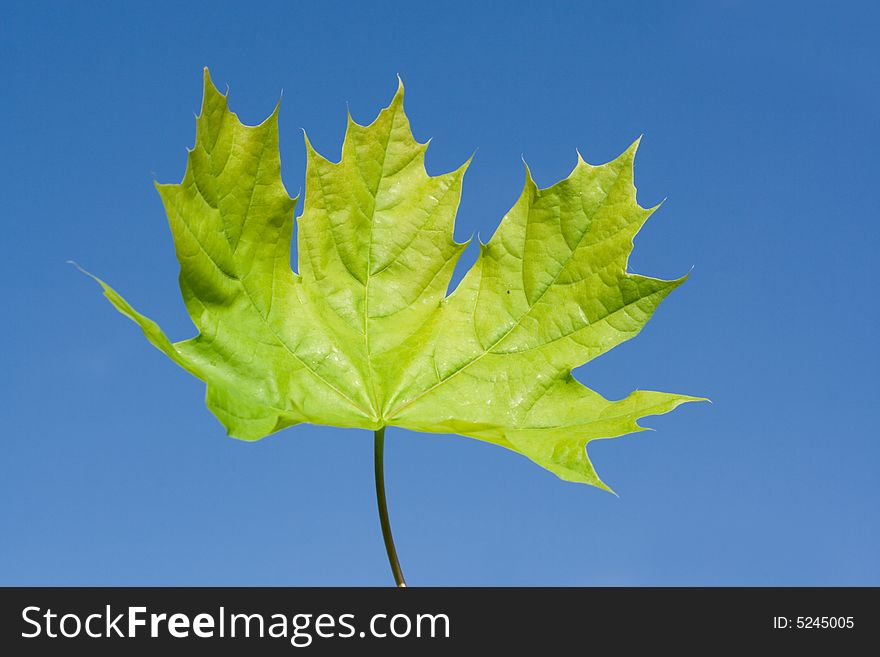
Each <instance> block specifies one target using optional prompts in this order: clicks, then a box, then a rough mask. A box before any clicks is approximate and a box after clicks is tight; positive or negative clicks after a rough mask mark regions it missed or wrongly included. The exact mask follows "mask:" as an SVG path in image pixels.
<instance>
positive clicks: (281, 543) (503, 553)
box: [0, 1, 880, 585]
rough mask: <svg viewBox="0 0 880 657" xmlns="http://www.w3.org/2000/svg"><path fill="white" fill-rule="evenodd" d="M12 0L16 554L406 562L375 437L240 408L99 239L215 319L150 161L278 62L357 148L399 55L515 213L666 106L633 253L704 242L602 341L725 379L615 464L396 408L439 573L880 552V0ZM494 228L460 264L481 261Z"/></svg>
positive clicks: (5, 68) (378, 565)
mask: <svg viewBox="0 0 880 657" xmlns="http://www.w3.org/2000/svg"><path fill="white" fill-rule="evenodd" d="M3 13H4V17H3V19H2V24H0V79H2V81H3V102H2V104H0V117H2V121H3V130H2V131H0V185H2V190H3V193H2V222H3V228H2V240H3V257H2V259H0V268H2V276H3V279H2V280H3V281H4V283H5V284H4V290H3V302H2V304H3V321H2V323H0V337H2V344H3V351H2V372H3V377H2V383H0V386H2V411H0V413H2V428H3V438H2V443H0V445H2V447H0V450H2V451H0V536H2V540H0V584H111V585H129V584H131V585H134V584H145V585H152V584H235V585H239V584H241V585H244V584H253V585H271V584H284V585H288V584H289V585H300V584H302V585H323V584H329V585H344V584H357V585H360V584H378V585H382V584H388V583H390V582H391V578H390V574H389V571H388V566H387V564H386V561H385V555H384V550H383V546H382V541H381V536H380V532H379V526H378V520H377V515H376V509H375V503H374V498H373V488H372V486H373V482H372V462H371V450H372V441H371V436H370V435H369V434H368V433H366V432H363V431H351V430H341V429H333V428H324V427H312V426H301V427H295V428H292V429H288V430H285V431H283V432H282V433H280V434H278V435H276V436H272V437H269V438H267V439H265V440H263V441H260V442H258V443H255V444H246V443H242V442H238V441H235V440H232V439H229V438H227V437H225V433H224V431H223V429H222V427H221V426H220V424H219V423H218V422H217V421H216V420H215V419H214V417H213V416H212V415H211V414H210V413H209V412H208V411H207V409H206V408H205V407H204V404H203V395H204V390H203V386H202V384H201V383H200V382H199V381H197V380H195V379H192V378H191V377H189V376H188V375H187V374H185V373H184V372H183V371H181V370H179V369H178V368H176V367H175V366H174V365H172V364H171V363H169V362H168V361H167V359H166V358H164V357H163V356H162V355H161V354H159V353H158V352H156V351H155V350H154V349H153V348H152V347H150V346H149V345H148V344H147V343H146V341H145V340H144V339H143V337H142V336H141V335H140V334H139V332H138V331H137V330H136V328H135V327H134V325H132V324H131V323H130V322H128V321H127V320H126V319H124V318H123V317H122V316H120V315H118V314H117V313H116V312H115V311H114V310H113V309H112V308H111V307H110V306H109V304H107V303H106V301H105V300H104V299H103V298H102V297H101V295H100V293H99V290H98V289H97V288H96V286H95V285H94V284H93V283H92V282H91V281H89V280H88V279H87V278H85V277H83V276H82V275H80V274H78V273H77V272H76V271H75V270H74V269H73V268H71V267H69V266H68V265H65V261H66V260H67V259H75V260H77V261H79V262H80V263H82V264H83V265H84V266H86V267H88V268H89V269H91V270H92V271H94V272H96V273H98V274H100V275H101V276H103V277H105V278H106V279H107V280H109V281H110V282H111V283H112V284H113V285H114V286H115V287H117V289H119V290H120V291H121V292H122V293H124V294H125V295H126V296H127V298H128V299H130V300H131V301H132V302H133V303H134V304H135V305H136V306H137V307H138V308H140V309H141V310H143V311H144V312H146V313H147V314H149V315H151V316H152V317H153V318H155V319H156V320H157V321H158V322H159V323H160V324H161V325H162V326H163V327H164V328H165V329H166V330H167V331H168V333H169V334H170V335H171V336H172V337H173V338H175V339H182V338H187V337H190V336H191V335H192V334H193V328H192V325H191V323H190V321H189V319H188V317H187V316H186V314H185V311H184V308H183V304H182V302H181V300H180V296H179V293H178V290H177V281H176V277H177V270H178V269H177V263H176V261H175V258H174V251H173V248H172V242H171V236H170V231H169V230H168V226H167V223H166V220H165V216H164V213H163V210H162V206H161V203H160V201H159V197H158V195H157V194H156V192H155V190H154V189H153V179H154V177H155V178H156V179H158V180H160V181H164V182H174V181H177V180H179V179H180V177H181V176H182V174H183V170H184V166H185V150H184V149H185V147H187V146H190V145H191V144H192V142H193V137H194V120H193V113H194V112H195V111H197V110H198V107H199V104H200V96H201V84H202V83H201V76H202V67H203V66H205V65H207V66H209V67H210V68H211V71H212V74H213V77H214V79H215V81H216V82H217V83H218V85H219V86H220V87H221V88H223V87H225V86H226V85H227V84H228V85H229V86H230V89H231V104H232V107H233V109H234V110H235V111H237V112H238V113H239V114H240V116H241V118H242V119H243V120H244V121H246V122H249V123H255V122H258V121H260V120H261V119H263V118H264V117H265V116H266V115H267V114H268V113H269V112H271V110H272V108H273V107H274V106H275V103H276V101H277V100H278V97H279V94H280V92H281V90H282V89H283V90H284V101H283V103H282V108H281V119H280V121H281V147H282V160H283V175H284V179H285V182H286V185H287V187H288V189H289V190H290V191H291V192H292V193H295V192H296V191H297V190H298V189H299V188H301V186H302V184H303V182H302V181H303V169H304V161H305V156H304V149H303V143H302V135H301V133H300V131H299V129H300V128H301V127H305V128H307V129H308V131H309V135H310V137H311V139H312V141H313V143H314V144H315V146H316V147H317V148H318V149H319V150H321V151H322V152H324V153H325V154H327V155H329V156H332V157H334V158H335V157H336V156H337V154H338V151H339V147H340V144H341V140H342V136H343V131H344V127H345V113H346V104H348V106H349V107H350V108H351V112H352V114H353V116H354V117H355V119H357V120H358V121H360V122H362V123H364V122H368V121H370V120H372V118H373V117H374V116H375V114H376V112H377V111H378V110H379V109H380V108H381V107H382V106H384V105H386V104H387V103H388V101H389V100H390V99H391V96H392V95H393V92H394V90H395V87H396V84H397V81H396V78H395V74H397V73H400V75H401V76H402V77H403V79H404V81H405V83H406V85H407V111H408V113H409V116H410V118H411V120H412V123H413V127H414V131H415V134H416V136H417V137H418V138H419V139H422V140H423V139H426V138H428V137H433V142H432V146H431V149H430V151H429V155H428V169H429V171H430V172H432V173H439V172H442V171H446V170H449V169H452V168H454V167H456V166H458V165H459V164H460V163H461V162H462V161H463V160H464V159H465V158H467V157H468V156H469V155H470V154H471V153H472V152H473V151H474V149H477V148H478V149H479V150H478V152H477V157H476V160H475V162H474V164H473V165H472V167H471V169H470V171H469V173H468V176H467V179H466V181H465V191H464V199H463V202H462V205H461V210H460V213H459V219H458V223H457V227H456V234H457V237H459V238H460V239H464V238H467V237H468V236H469V235H471V234H473V233H477V232H479V233H480V234H481V235H482V236H483V237H486V236H488V235H490V234H491V232H492V231H493V230H494V228H495V226H496V225H497V222H498V220H499V219H500V217H501V216H502V215H503V214H504V212H505V211H506V210H507V209H508V207H509V206H510V205H511V204H512V203H513V201H514V200H515V198H516V196H517V194H518V193H519V191H520V189H521V186H522V184H523V167H522V163H521V160H520V157H521V155H524V156H525V158H526V159H527V160H528V162H529V164H530V166H531V167H532V171H533V173H534V175H535V178H536V180H537V181H538V183H539V184H540V185H542V186H547V185H549V184H551V183H553V182H555V181H556V180H558V179H559V178H561V177H564V176H565V175H567V173H568V171H569V170H570V168H571V167H572V165H573V164H574V161H575V148H576V147H577V148H580V149H581V152H582V153H584V156H585V158H586V159H587V160H588V161H591V162H593V163H600V162H605V161H607V160H609V159H611V158H612V157H614V156H615V155H617V154H618V153H619V152H620V151H621V150H623V149H624V148H625V147H626V146H627V145H628V144H629V143H630V142H631V141H632V140H633V139H635V138H636V137H638V136H639V135H640V134H642V133H644V134H645V138H644V140H643V142H642V147H641V149H640V151H639V156H638V158H637V160H636V183H637V185H638V188H639V199H640V201H641V202H642V203H643V205H653V204H655V203H657V202H659V201H660V200H661V199H663V198H664V197H667V196H668V201H667V202H666V204H665V205H664V206H663V208H662V209H661V210H660V211H659V212H658V213H657V214H655V215H654V217H653V218H652V219H651V221H650V222H649V224H648V226H647V227H646V228H645V229H644V230H643V231H642V233H641V234H640V235H639V237H638V238H637V240H636V250H635V253H634V254H633V257H632V259H631V261H630V267H631V270H632V271H635V272H639V273H643V274H649V275H656V276H663V277H672V276H676V275H679V274H682V273H684V272H686V271H688V270H689V269H691V267H693V268H694V269H693V275H692V276H691V279H690V280H689V281H688V283H687V284H686V285H684V286H683V287H682V288H680V289H679V290H678V291H677V292H676V293H675V294H674V295H673V296H672V297H671V298H670V299H669V300H668V301H667V302H666V303H665V304H664V305H663V307H662V308H661V309H660V310H659V311H658V313H657V314H656V316H655V317H654V319H653V320H652V322H651V323H650V324H649V325H648V327H647V328H646V329H645V331H644V332H643V333H642V334H641V335H640V336H639V337H638V338H637V339H635V340H633V341H631V342H628V343H626V344H624V345H622V346H620V347H619V348H617V349H615V350H614V351H612V352H611V353H609V354H607V355H605V356H603V357H602V358H600V359H598V360H596V361H594V362H592V363H591V364H590V365H588V366H587V367H585V368H582V369H581V370H579V371H578V376H579V377H580V378H581V379H582V380H584V381H585V382H587V383H588V384H589V385H591V386H593V387H595V388H596V389H597V390H599V391H600V392H602V393H603V394H605V395H607V396H611V397H621V396H623V395H625V394H627V393H628V392H629V391H630V390H632V389H634V388H647V389H656V390H669V391H675V392H684V393H691V394H699V395H706V396H709V397H711V398H712V399H713V400H714V402H715V403H714V405H708V404H703V405H692V406H688V407H684V408H681V409H679V410H678V411H676V412H675V413H673V414H671V415H667V416H663V417H658V418H652V419H650V420H648V422H647V424H649V425H650V426H652V427H654V428H656V429H657V432H656V433H642V434H639V435H637V436H630V437H626V438H622V439H619V440H613V441H602V442H599V443H594V444H593V445H592V446H591V455H592V456H593V459H594V461H595V463H596V465H597V467H598V468H599V470H600V472H601V473H602V474H603V475H604V477H605V478H606V479H607V481H608V482H609V483H610V484H611V485H612V486H614V488H615V489H616V490H617V492H618V493H619V494H620V497H619V498H617V497H614V496H613V495H609V494H607V493H603V492H601V491H599V490H596V489H592V488H589V487H586V486H579V485H575V484H569V483H564V482H562V481H559V480H558V479H556V478H555V477H554V476H553V475H551V474H549V473H548V472H545V471H543V470H541V469H540V468H538V467H536V466H535V465H533V464H532V463H530V462H529V461H527V460H526V459H524V458H522V457H520V456H518V455H516V454H513V453H510V452H507V451H505V450H503V449H500V448H497V447H492V446H490V445H486V444H482V443H479V442H476V441H472V440H468V439H463V438H457V437H453V436H434V435H417V434H413V433H409V432H406V431H403V430H399V429H391V430H390V432H389V437H388V445H387V450H388V453H387V457H386V458H387V476H388V488H389V495H390V505H391V512H392V516H393V524H394V529H395V534H396V536H397V541H398V548H399V550H400V553H401V558H402V561H403V564H404V567H405V570H406V572H407V575H408V577H409V579H410V581H411V583H412V584H416V585H419V584H422V585H428V584H434V585H446V584H474V585H490V584H492V585H508V584H524V585H533V584H535V585H536V584H548V585H568V584H575V585H687V584H693V585H704V584H723V585H747V584H758V585H801V584H856V585H857V584H873V585H878V584H880V557H878V554H880V514H878V507H880V479H878V465H880V440H878V435H877V434H878V432H877V429H876V423H875V421H874V419H875V416H876V408H877V384H876V381H877V377H876V373H877V370H878V366H880V363H878V357H877V344H876V337H875V334H876V331H877V321H878V308H877V306H878V304H877V292H876V286H877V284H876V281H875V277H876V273H875V272H876V267H875V266H874V263H873V260H874V259H875V258H876V256H877V246H878V228H877V226H878V217H877V200H876V197H877V193H876V185H877V179H878V166H877V153H878V145H880V144H878V130H877V128H878V110H880V85H878V84H877V70H878V65H880V58H878V46H877V41H876V34H877V29H878V24H880V21H878V18H880V16H878V13H877V10H876V9H873V8H872V7H871V4H870V3H865V4H858V3H844V4H843V5H840V4H832V3H821V4H820V3H815V4H814V3H806V4H805V3H781V2H780V3H758V2H755V3H742V2H713V3H703V2H695V3H681V2H679V3H630V2H603V3H595V2H575V3H561V2H560V3H556V2H538V3H534V2H528V3H515V2H513V3H510V2H509V3H480V2H473V1H471V2H464V3H457V2H444V3H436V7H435V8H428V7H427V3H403V2H400V3H383V2H369V3H335V2H320V3H319V2H308V3H305V2H302V3H292V2H279V3H272V2H251V3H241V2H236V3H224V2H216V1H215V2H210V3H162V2H150V3H138V4H136V5H135V4H134V3H106V4H99V3H74V2H70V3H67V2H57V3H52V4H41V3H32V2H28V3H12V4H7V5H5V6H4V10H3ZM473 257H474V253H473V251H470V252H469V253H468V255H467V256H466V258H465V261H466V262H464V263H462V264H463V265H467V264H469V263H470V262H472V261H473Z"/></svg>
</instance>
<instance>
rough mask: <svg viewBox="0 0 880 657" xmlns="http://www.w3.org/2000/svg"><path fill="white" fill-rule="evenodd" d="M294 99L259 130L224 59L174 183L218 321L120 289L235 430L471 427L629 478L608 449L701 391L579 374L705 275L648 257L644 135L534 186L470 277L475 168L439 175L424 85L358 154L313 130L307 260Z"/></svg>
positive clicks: (469, 432)
mask: <svg viewBox="0 0 880 657" xmlns="http://www.w3.org/2000/svg"><path fill="white" fill-rule="evenodd" d="M277 118H278V109H277V108H276V110H275V112H274V113H273V114H272V115H271V116H270V117H269V118H268V119H266V121H265V122H263V123H262V124H260V125H258V126H253V127H251V126H245V125H243V124H242V123H240V122H239V120H238V118H237V117H236V115H235V114H233V113H232V112H230V111H229V109H228V106H227V97H226V96H224V95H222V94H220V93H219V92H218V91H217V89H216V88H215V87H214V85H213V84H212V83H211V81H210V78H209V76H208V74H207V70H206V72H205V90H204V101H203V105H202V110H201V113H200V115H199V116H198V119H197V124H196V125H197V130H196V143H195V147H194V148H193V149H192V150H191V151H190V152H189V157H188V166H187V170H186V174H185V176H184V178H183V181H182V182H181V183H180V184H174V185H157V187H158V190H159V193H160V194H161V197H162V200H163V202H164V204H165V209H166V211H167V214H168V219H169V222H170V224H171V230H172V232H173V235H174V243H175V247H176V250H177V257H178V260H179V262H180V267H181V271H180V289H181V292H182V294H183V298H184V300H185V303H186V308H187V311H188V312H189V315H190V316H191V318H192V320H193V322H194V323H195V325H196V327H197V328H198V331H199V333H198V335H197V336H196V337H195V338H192V339H190V340H185V341H183V342H177V343H172V342H171V341H170V340H169V339H168V338H167V337H166V336H165V334H164V333H163V332H162V331H161V329H160V328H159V327H158V326H157V325H156V324H155V323H154V322H152V321H151V320H150V319H148V318H147V317H145V316H144V315H142V314H140V313H139V312H137V311H135V310H134V309H133V308H132V307H131V306H130V305H129V304H128V303H127V302H126V301H125V300H124V299H123V298H122V297H121V296H120V295H119V294H117V293H116V292H115V291H114V290H113V289H112V288H110V287H109V286H107V285H106V284H105V283H104V282H103V281H100V280H99V281H98V282H99V283H100V284H101V285H102V286H103V288H104V292H105V295H106V296H107V297H108V298H109V299H110V301H111V302H112V303H113V305H114V306H115V307H116V308H117V309H118V310H119V311H120V312H122V313H123V314H124V315H126V316H127V317H129V318H130V319H132V320H133V321H135V322H136V323H137V324H138V325H139V326H140V327H141V329H142V330H143V332H144V334H145V335H146V337H147V338H148V339H149V340H150V342H152V343H153V344H154V345H155V346H156V347H158V348H159V349H160V350H161V351H163V352H164V353H165V354H166V355H167V356H168V357H169V358H171V359H172V360H173V361H174V362H176V363H177V364H178V365H180V366H181V367H183V368H184V369H186V370H187V371H188V372H190V373H191V374H193V375H194V376H196V377H198V378H199V379H201V380H203V381H204V382H205V383H206V384H207V404H208V407H209V408H210V409H211V411H213V412H214V414H215V415H216V416H217V417H218V418H219V419H220V421H221V422H222V423H223V424H224V426H225V427H226V429H227V430H228V432H229V434H230V435H231V436H234V437H236V438H241V439H244V440H256V439H259V438H262V437H263V436H265V435H267V434H270V433H272V432H275V431H278V430H279V429H282V428H284V427H287V426H291V425H294V424H298V423H300V422H309V423H314V424H325V425H334V426H339V427H354V428H361V429H369V430H381V429H382V428H383V427H385V426H398V427H404V428H407V429H412V430H415V431H426V432H440V433H457V434H461V435H464V436H470V437H472V438H477V439H479V440H483V441H486V442H490V443H494V444H496V445H501V446H503V447H506V448H508V449H511V450H513V451H516V452H519V453H521V454H523V455H525V456H527V457H528V458H530V459H531V460H533V461H534V462H535V463H537V464H538V465H540V466H542V467H544V468H546V469H548V470H550V471H551V472H553V473H555V474H556V475H558V476H559V477H561V478H563V479H566V480H569V481H577V482H583V483H587V484H592V485H594V486H599V487H602V488H607V487H606V486H605V484H604V483H603V482H602V481H601V480H600V479H599V477H598V476H597V475H596V473H595V471H594V469H593V466H592V465H591V463H590V460H589V458H588V456H587V452H586V445H587V443H588V442H589V441H591V440H594V439H598V438H611V437H615V436H620V435H623V434H626V433H630V432H634V431H638V430H640V429H641V427H639V425H638V424H637V420H638V419H639V418H641V417H644V416H647V415H656V414H660V413H666V412H668V411H671V410H672V409H673V408H675V407H676V406H678V405H679V404H682V403H684V402H689V401H698V400H699V399H698V398H696V397H689V396H686V395H677V394H670V393H664V392H648V391H641V390H640V391H636V392H634V393H632V394H631V395H629V396H628V397H626V398H625V399H623V400H620V401H610V400H607V399H605V398H603V397H602V396H601V395H599V394H598V393H596V392H594V391H593V390H590V389H589V388H587V387H585V386H584V385H582V384H581V383H579V382H578V381H577V380H576V379H575V378H574V377H573V376H572V374H571V370H572V368H574V367H577V366H578V365H581V364H583V363H586V362H587V361H589V360H591V359H593V358H595V357H596V356H599V355H600V354H602V353H604V352H606V351H608V350H609V349H611V348H612V347H614V346H615V345H618V344H620V343H621V342H623V341H625V340H628V339H630V338H632V337H634V336H635V335H636V334H637V333H638V332H639V331H640V330H641V328H642V327H643V326H644V325H645V323H646V322H647V321H648V319H649V318H650V317H651V315H652V314H653V312H654V310H655V309H656V308H657V306H658V305H659V304H660V302H661V301H662V300H663V299H664V298H665V297H666V295H668V294H669V293H670V292H671V291H672V290H674V289H675V288H676V287H678V286H679V285H680V284H681V283H682V282H683V281H684V278H685V277H683V278H680V279H676V280H671V281H665V280H659V279H656V278H648V277H645V276H639V275H636V274H631V273H628V272H627V271H626V266H627V258H628V256H629V254H630V252H631V250H632V246H633V244H632V241H633V237H634V236H635V234H636V233H637V232H638V230H639V229H640V227H641V226H642V225H643V223H644V222H645V220H646V219H647V218H648V217H649V216H650V215H651V213H652V212H653V210H654V209H653V208H652V209H645V208H642V207H640V206H639V205H638V203H637V202H636V190H635V187H634V186H633V158H634V156H635V152H636V146H637V144H633V145H632V146H631V147H630V148H629V149H627V150H626V151H625V152H624V153H623V154H622V155H620V156H619V157H618V158H617V159H615V160H614V161H612V162H609V163H608V164H604V165H602V166H591V165H589V164H587V163H585V162H584V161H583V160H582V159H580V158H579V161H578V163H577V166H576V167H575V169H574V170H573V171H572V173H571V175H570V176H569V177H568V178H566V179H565V180H563V181H561V182H559V183H557V184H556V185H553V186H552V187H549V188H547V189H539V188H538V187H537V186H536V185H535V183H534V182H533V181H532V179H531V176H530V175H528V170H527V171H526V174H527V177H526V184H525V188H524V189H523V192H522V195H521V196H520V198H519V199H518V200H517V201H516V203H515V205H514V206H513V208H512V209H511V210H510V212H508V214H507V215H506V216H505V217H504V219H503V221H502V222H501V225H500V226H499V228H498V230H497V231H496V233H495V235H494V236H493V237H492V239H491V240H490V241H489V243H488V244H480V253H479V257H478V259H477V261H476V263H475V264H474V266H473V267H472V268H471V270H470V271H469V272H468V273H467V275H466V276H465V277H464V279H463V280H462V282H461V284H460V285H459V286H458V287H457V289H456V290H455V291H454V292H453V293H452V294H450V295H449V296H447V294H446V293H447V288H448V286H449V283H450V279H451V276H452V273H453V269H454V267H455V265H456V262H457V261H458V258H459V256H460V255H461V253H462V251H463V250H464V248H465V247H466V244H460V243H457V242H456V241H455V240H454V239H453V223H454V220H455V214H456V210H457V207H458V203H459V198H460V196H461V187H462V178H463V177H464V174H465V170H466V169H467V166H468V163H469V162H468V163H466V164H465V165H463V166H462V167H461V168H460V169H458V170H456V171H453V172H451V173H447V174H444V175H441V176H428V175H427V173H426V171H425V167H424V156H425V150H426V148H427V145H426V144H420V143H418V142H416V141H415V139H414V138H413V136H412V133H411V131H410V127H409V122H408V120H407V118H406V115H405V114H404V111H403V87H402V86H401V87H400V88H399V89H398V91H397V93H396V95H395V96H394V99H393V100H392V102H391V104H390V105H389V106H388V107H387V108H385V109H383V110H382V111H381V112H380V113H379V116H378V118H377V119H376V120H375V121H374V122H373V123H372V124H370V125H369V126H361V125H358V124H357V123H355V122H354V121H352V120H351V119H350V118H349V121H348V128H347V131H346V136H345V142H344V145H343V148H342V157H341V160H340V161H339V162H338V163H333V162H330V161H328V160H327V159H325V158H323V157H322V156H321V155H319V154H318V153H317V152H316V151H315V150H314V149H313V148H312V147H311V145H310V144H309V142H308V139H306V149H307V153H308V166H307V172H306V202H305V208H304V210H303V212H302V215H301V216H300V217H299V218H298V224H299V226H298V235H297V237H298V251H299V273H294V272H293V271H292V269H291V266H290V240H291V235H292V229H293V223H294V217H293V215H294V206H295V204H296V199H291V198H290V196H289V195H288V193H287V191H286V190H285V188H284V185H283V183H282V181H281V175H280V160H279V152H278V122H277Z"/></svg>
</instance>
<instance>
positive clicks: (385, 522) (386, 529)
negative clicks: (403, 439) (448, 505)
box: [373, 427, 406, 587]
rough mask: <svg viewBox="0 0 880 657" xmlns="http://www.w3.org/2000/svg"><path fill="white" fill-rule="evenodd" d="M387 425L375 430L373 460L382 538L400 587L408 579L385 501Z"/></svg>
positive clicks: (403, 585)
mask: <svg viewBox="0 0 880 657" xmlns="http://www.w3.org/2000/svg"><path fill="white" fill-rule="evenodd" d="M384 455H385V427H382V428H381V429H377V430H376V432H375V441H374V443H373V462H374V465H375V471H376V504H377V505H378V506H379V522H381V523H382V538H384V539H385V551H386V552H387V553H388V563H389V564H390V565H391V572H392V574H393V575H394V581H395V582H396V583H397V586H399V587H405V586H406V580H404V579H403V571H402V570H401V569H400V562H399V561H398V560H397V550H396V549H395V548H394V536H393V535H392V534H391V521H390V520H389V519H388V504H387V502H386V501H385V466H384Z"/></svg>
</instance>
